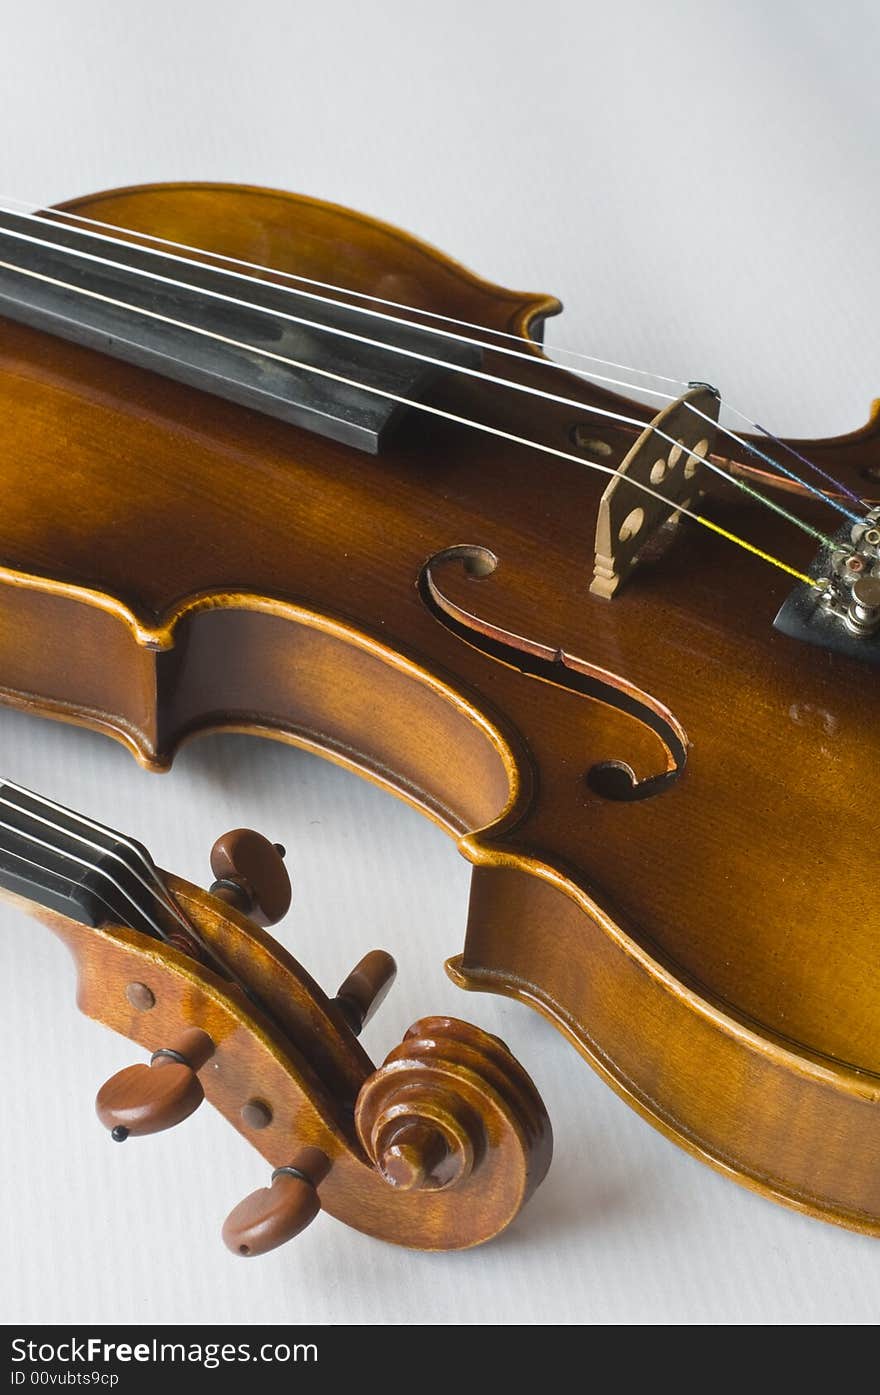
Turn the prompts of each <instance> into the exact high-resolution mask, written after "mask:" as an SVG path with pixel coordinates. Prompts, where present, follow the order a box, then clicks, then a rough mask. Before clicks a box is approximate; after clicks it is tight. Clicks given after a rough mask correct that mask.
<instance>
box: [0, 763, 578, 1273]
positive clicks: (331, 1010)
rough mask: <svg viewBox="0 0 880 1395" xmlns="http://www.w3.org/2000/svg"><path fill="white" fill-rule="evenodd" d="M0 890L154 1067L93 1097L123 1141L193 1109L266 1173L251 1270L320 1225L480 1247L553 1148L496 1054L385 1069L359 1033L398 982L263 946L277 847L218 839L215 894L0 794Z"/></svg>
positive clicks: (376, 956)
mask: <svg viewBox="0 0 880 1395" xmlns="http://www.w3.org/2000/svg"><path fill="white" fill-rule="evenodd" d="M0 814H2V818H0V887H2V889H3V890H4V892H5V893H6V894H7V895H10V896H13V897H14V898H15V899H16V900H17V901H18V902H19V904H20V905H21V906H22V908H23V909H24V910H26V911H28V912H29V913H30V914H32V915H34V916H36V917H37V918H38V919H40V920H42V921H44V922H45V923H46V924H47V925H48V926H49V927H50V929H52V930H53V931H54V932H55V933H56V934H58V935H59V936H60V937H61V938H62V939H63V940H64V941H65V942H66V943H67V945H68V947H69V948H70V949H71V951H72V952H73V955H74V958H75V959H76V961H77V965H78V969H79V1003H80V1007H81V1008H82V1010H83V1011H84V1012H86V1013H87V1014H88V1015H89V1016H92V1017H95V1018H97V1019H98V1020H99V1021H103V1022H105V1023H106V1024H107V1025H108V1026H111V1027H114V1028H115V1029H116V1030H117V1031H120V1032H122V1033H123V1034H124V1035H126V1036H128V1037H130V1038H131V1039H132V1040H133V1041H135V1042H137V1043H139V1044H140V1045H142V1046H144V1047H146V1048H147V1050H148V1051H149V1052H150V1059H149V1064H146V1063H144V1064H136V1065H131V1066H128V1067H126V1068H125V1069H124V1070H121V1071H119V1072H118V1073H117V1074H116V1075H114V1076H112V1077H111V1079H109V1080H108V1081H107V1082H106V1084H104V1085H103V1086H102V1087H101V1089H100V1090H99V1091H98V1096H97V1101H96V1109H97V1114H98V1118H99V1119H100V1121H101V1123H102V1124H103V1125H104V1126H105V1127H106V1128H107V1129H109V1130H110V1133H111V1135H112V1137H113V1138H114V1139H115V1140H116V1141H117V1142H124V1141H125V1140H126V1139H139V1138H142V1137H145V1136H147V1135H150V1134H155V1133H159V1132H162V1131H164V1130H166V1129H170V1128H174V1127H176V1126H177V1125H179V1124H182V1123H183V1122H184V1121H185V1120H186V1119H187V1118H189V1116H190V1115H191V1114H193V1113H194V1112H195V1110H196V1109H198V1107H199V1106H200V1105H201V1104H202V1102H203V1101H204V1100H205V1099H206V1098H207V1099H209V1100H210V1101H211V1102H212V1103H213V1104H214V1105H215V1106H216V1107H217V1108H218V1109H219V1110H220V1111H221V1112H222V1113H223V1114H224V1115H225V1116H226V1118H227V1119H228V1120H229V1122H230V1123H232V1124H233V1125H234V1127H235V1128H237V1129H238V1131H239V1132H240V1133H242V1134H243V1135H244V1136H245V1137H246V1138H248V1139H249V1140H250V1141H251V1142H252V1143H253V1145H254V1147H255V1148H256V1149H257V1150H258V1151H259V1152H261V1153H262V1154H263V1156H264V1157H265V1158H266V1159H267V1161H268V1162H269V1164H270V1166H271V1168H272V1172H271V1177H270V1180H269V1185H268V1186H266V1187H263V1188H261V1189H259V1190H257V1191H255V1192H254V1193H253V1194H252V1195H250V1196H248V1197H246V1198H245V1200H244V1201H242V1202H241V1203H240V1204H239V1205H238V1206H236V1207H235V1208H234V1210H233V1211H232V1212H231V1213H230V1215H229V1216H228V1217H227V1220H226V1223H225V1225H224V1226H223V1239H224V1241H225V1243H226V1245H227V1246H228V1248H229V1249H230V1250H232V1251H233V1252H234V1253H236V1254H239V1255H243V1256H253V1255H258V1254H263V1253H265V1252H266V1251H267V1250H271V1249H275V1248H276V1247H277V1246H279V1245H281V1244H283V1243H284V1242H285V1241H287V1240H290V1239H292V1238H293V1237H294V1236H295V1235H298V1234H299V1233H300V1232H301V1231H302V1230H303V1229H305V1227H306V1226H307V1225H309V1224H310V1223H311V1222H312V1221H313V1220H314V1219H315V1217H316V1216H317V1215H318V1212H319V1211H320V1210H322V1209H324V1210H327V1211H329V1212H330V1213H331V1214H332V1215H334V1216H337V1217H338V1218H339V1219H341V1220H344V1221H346V1222H347V1223H348V1224H349V1225H352V1226H354V1227H355V1228H356V1229H358V1230H362V1231H365V1232H367V1233H368V1234H370V1235H375V1236H378V1237H380V1238H382V1239H386V1240H390V1241H393V1242H394V1243H397V1244H402V1245H410V1246H414V1247H418V1248H424V1249H458V1248H461V1247H465V1246H471V1245H477V1244H480V1243H481V1242H483V1241H485V1240H488V1239H490V1238H491V1237H492V1236H493V1235H495V1234H497V1233H498V1231H499V1230H502V1229H503V1228H504V1227H505V1226H506V1225H508V1224H509V1223H510V1221H511V1220H512V1219H513V1218H514V1216H515V1215H516V1214H517V1212H518V1211H519V1209H520V1207H521V1206H522V1205H523V1203H524V1202H525V1201H526V1200H527V1198H528V1197H529V1195H530V1194H531V1193H532V1191H534V1189H535V1187H537V1186H538V1184H539V1183H540V1182H541V1180H542V1179H543V1177H544V1174H545V1173H546V1171H547V1167H548V1166H549V1163H550V1157H551V1152H552V1134H551V1129H550V1123H549V1120H548V1118H547V1114H546V1111H545V1109H544V1106H543V1104H542V1102H541V1099H540V1097H539V1095H538V1093H537V1091H536V1089H535V1086H534V1085H533V1083H532V1081H531V1080H530V1079H529V1077H528V1075H527V1074H526V1072H525V1071H524V1070H523V1068H522V1066H520V1065H519V1063H518V1062H517V1061H516V1060H515V1058H514V1057H513V1056H512V1055H511V1053H510V1051H509V1050H508V1049H507V1047H506V1046H505V1045H504V1044H503V1043H502V1042H501V1041H499V1040H498V1038H496V1037H494V1036H491V1035H490V1034H489V1033H487V1032H484V1031H482V1030H480V1028H478V1027H474V1026H471V1025H469V1024H468V1023H466V1022H461V1021H458V1020H457V1019H455V1018H451V1017H425V1018H422V1019H421V1020H420V1021H418V1022H416V1023H415V1024H414V1025H413V1026H412V1027H410V1029H409V1031H408V1032H407V1033H406V1035H405V1037H404V1039H403V1041H402V1042H401V1044H400V1045H399V1046H396V1047H395V1048H394V1049H393V1050H392V1051H391V1052H390V1054H389V1055H388V1057H387V1058H386V1060H385V1062H384V1064H383V1065H382V1066H380V1067H379V1068H378V1069H377V1068H376V1067H375V1066H374V1064H373V1062H372V1061H371V1060H370V1058H369V1057H368V1056H367V1054H366V1052H365V1051H364V1050H363V1048H362V1047H361V1045H360V1043H359V1042H358V1037H359V1035H360V1033H361V1031H362V1029H363V1027H364V1026H365V1025H366V1023H367V1022H368V1021H369V1020H370V1018H371V1017H372V1016H373V1014H374V1013H375V1012H376V1010H377V1009H378V1007H379V1006H380V1004H381V1003H382V1001H383V999H384V998H385V996H386V994H387V993H388V990H389V989H390V987H391V985H392V983H393V981H394V977H395V973H396V966H395V962H394V960H393V958H392V957H391V955H390V954H388V953H386V952H385V951H384V950H378V949H377V950H371V951H370V952H369V953H368V954H366V955H364V957H363V958H362V959H361V960H360V961H359V962H358V963H357V964H356V965H355V967H354V968H353V969H352V971H351V972H350V973H349V974H348V975H347V977H346V978H345V979H344V981H343V982H342V984H341V985H340V987H339V989H338V991H337V993H336V994H335V995H334V996H333V997H332V998H331V997H328V996H327V995H326V994H325V993H324V992H323V991H322V989H321V988H320V987H319V986H318V984H317V983H316V982H315V981H314V979H312V978H311V977H310V975H309V974H308V973H307V972H306V970H305V969H303V968H302V966H301V965H300V964H299V963H298V962H297V961H296V960H295V959H294V958H293V957H292V956H291V955H290V954H288V953H287V951H286V950H284V949H283V948H282V946H281V945H279V944H277V943H276V942H275V941H274V940H273V939H272V938H271V937H270V936H269V935H267V934H266V933H265V929H264V927H266V926H268V925H272V924H275V923H276V922H277V921H278V920H280V919H281V918H282V917H283V916H284V914H285V913H286V911H287V909H288V907H289V905H290V899H291V888H290V880H289V876H288V873H287V868H286V866H285V862H284V850H283V849H282V848H281V847H280V846H279V845H278V844H273V843H271V842H269V841H268V839H266V838H264V837H262V835H260V834H259V833H256V832H254V831H253V830H251V829H241V828H239V829H234V830H233V831H232V832H230V833H227V834H224V836H223V837H221V838H218V840H217V841H216V843H215V844H214V847H213V849H212V852H211V870H212V872H213V874H214V878H215V880H214V882H213V883H212V885H211V887H210V889H209V891H208V892H202V891H199V890H198V889H197V888H196V887H194V886H191V885H189V884H188V883H186V882H183V881H181V880H180V879H179V878H176V877H172V876H168V875H167V874H165V873H162V872H160V871H159V870H158V869H157V868H156V867H155V865H154V864H153V862H152V859H151V858H150V857H149V854H148V853H147V852H146V850H145V849H144V848H143V847H142V846H141V845H140V844H139V843H136V842H135V841H134V840H132V839H128V838H125V837H124V836H122V835H120V834H117V833H115V832H114V831H113V830H111V829H108V828H106V827H104V826H103V825H100V824H97V823H95V822H93V821H92V820H90V819H86V818H84V817H82V816H80V815H77V814H75V813H73V812H72V811H71V810H68V809H64V808H62V807H61V806H60V805H57V804H55V803H54V802H52V801H49V800H46V799H44V798H43V797H42V796H39V795H36V794H33V793H31V792H30V791H26V790H23V789H22V788H21V787H20V786H16V785H13V784H11V783H8V782H7V783H3V784H2V785H0Z"/></svg>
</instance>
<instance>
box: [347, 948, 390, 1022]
mask: <svg viewBox="0 0 880 1395" xmlns="http://www.w3.org/2000/svg"><path fill="white" fill-rule="evenodd" d="M396 977H397V964H396V963H395V961H394V959H393V958H392V956H391V955H390V954H388V953H386V951H385V950H384V949H371V950H370V952H369V954H365V955H364V957H363V959H361V960H360V962H359V963H357V964H355V966H354V968H353V969H352V971H351V973H350V974H349V976H348V978H347V979H346V980H345V982H344V983H343V984H341V985H340V988H339V991H338V993H337V994H336V997H335V999H334V1002H335V1003H336V1005H337V1007H339V1008H340V1009H341V1010H342V1013H343V1016H344V1017H345V1020H346V1022H347V1023H348V1025H349V1027H350V1028H351V1030H352V1031H353V1032H354V1034H355V1036H356V1037H357V1036H360V1034H361V1032H362V1031H363V1029H364V1027H365V1026H366V1025H367V1023H368V1022H369V1020H370V1018H371V1017H372V1016H373V1014H374V1013H375V1012H376V1010H377V1009H378V1008H379V1007H380V1006H381V1005H382V1003H383V1002H384V1001H385V998H386V996H387V994H388V990H389V989H390V987H391V985H392V983H393V982H394V980H395V978H396Z"/></svg>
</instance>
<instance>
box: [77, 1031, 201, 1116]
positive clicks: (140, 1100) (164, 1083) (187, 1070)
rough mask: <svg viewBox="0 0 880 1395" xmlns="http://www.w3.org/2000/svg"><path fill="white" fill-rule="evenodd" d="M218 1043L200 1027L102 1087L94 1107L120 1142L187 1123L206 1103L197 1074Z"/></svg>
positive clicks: (124, 1071) (129, 1067)
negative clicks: (147, 1062)
mask: <svg viewBox="0 0 880 1395" xmlns="http://www.w3.org/2000/svg"><path fill="white" fill-rule="evenodd" d="M213 1051H214V1043H213V1042H212V1040H211V1038H210V1037H209V1036H208V1034H207V1032H202V1031H200V1030H199V1029H198V1028H197V1027H193V1028H191V1029H190V1030H188V1031H186V1032H183V1033H182V1034H181V1036H180V1037H178V1038H177V1039H176V1041H175V1042H174V1044H173V1045H172V1046H165V1047H161V1048H160V1049H159V1050H158V1051H155V1052H154V1053H153V1056H152V1058H151V1060H150V1064H149V1065H148V1066H146V1065H137V1066H128V1067H127V1069H125V1070H121V1071H118V1072H117V1074H116V1075H113V1076H111V1077H110V1079H109V1080H108V1081H107V1082H106V1084H104V1085H102V1086H101V1089H100V1090H99V1091H98V1097H97V1099H96V1100H95V1109H96V1110H97V1114H98V1118H99V1119H100V1120H101V1123H102V1124H103V1125H104V1126H105V1127H106V1128H108V1129H110V1131H111V1134H112V1136H113V1138H114V1139H115V1140H116V1142H117V1143H123V1142H124V1141H125V1139H126V1138H128V1137H129V1136H133V1137H135V1138H139V1137H141V1136H142V1135H144V1134H149V1133H161V1132H162V1130H163V1129H170V1128H173V1127H174V1125H175V1124H180V1123H182V1122H183V1120H184V1119H188V1118H189V1116H190V1114H192V1113H193V1112H194V1111H195V1110H196V1109H198V1107H199V1105H200V1104H201V1102H202V1100H203V1099H204V1097H205V1095H204V1091H203V1089H202V1086H201V1083H200V1081H199V1077H198V1075H197V1072H198V1071H199V1070H201V1068H202V1066H203V1065H204V1064H205V1062H206V1061H207V1060H208V1058H209V1057H210V1056H211V1055H212V1054H213Z"/></svg>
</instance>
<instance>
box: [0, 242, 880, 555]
mask: <svg viewBox="0 0 880 1395" xmlns="http://www.w3.org/2000/svg"><path fill="white" fill-rule="evenodd" d="M10 235H11V236H12V237H13V238H17V239H18V240H20V241H24V242H27V243H30V244H36V245H37V246H41V247H49V248H50V249H52V248H53V244H52V243H51V242H48V241H46V240H45V239H43V238H37V237H32V236H30V235H29V234H27V233H20V232H15V231H10ZM68 250H70V251H72V254H73V255H74V256H75V257H78V258H80V259H83V260H86V261H89V262H98V263H100V265H101V266H104V267H112V268H113V269H114V270H117V271H124V272H127V273H128V274H134V275H137V276H142V277H147V278H148V279H149V280H150V281H155V282H160V283H161V284H162V285H167V286H172V287H174V288H175V289H177V290H186V291H192V290H194V289H197V290H198V291H199V294H200V295H204V296H209V297H210V298H211V299H212V300H219V301H222V302H223V303H224V304H231V305H235V306H238V307H240V308H243V309H246V310H249V311H251V312H254V311H255V312H258V313H261V314H263V315H268V316H271V317H272V318H273V319H279V318H280V319H283V320H286V321H289V322H290V323H293V324H298V325H302V326H304V327H306V328H308V329H311V330H317V331H318V332H319V333H323V334H330V335H333V336H335V337H337V338H343V339H346V340H350V341H353V342H355V343H358V344H365V345H367V346H369V347H370V348H377V349H382V350H384V351H386V352H389V353H394V354H397V355H403V356H404V357H406V358H412V359H415V360H416V361H417V362H419V363H427V364H430V365H431V366H433V367H436V368H443V369H448V370H449V371H451V372H454V373H460V374H465V375H467V376H468V377H471V378H477V379H479V380H480V381H482V382H487V383H491V384H492V385H493V386H496V387H502V388H506V389H508V390H512V391H515V392H520V393H524V394H525V395H526V396H529V397H537V398H542V399H544V400H545V401H549V402H554V403H557V404H559V405H561V406H566V407H572V408H573V409H575V410H579V411H584V410H586V411H589V412H591V413H594V414H596V415H598V416H603V417H610V418H611V419H612V420H614V421H618V422H622V423H624V424H626V425H628V426H635V427H638V428H640V429H642V430H644V428H645V425H646V424H645V423H643V422H641V421H640V420H639V419H638V418H636V417H631V416H627V415H626V414H624V413H622V412H616V413H615V412H611V411H610V410H609V409H608V408H603V407H594V406H586V407H585V405H584V404H583V403H580V402H578V400H577V399H576V398H571V397H562V396H561V395H559V394H558V393H551V392H547V391H545V390H544V389H543V388H535V387H532V386H530V385H528V384H526V383H518V382H516V381H514V380H512V379H510V378H503V377H498V376H497V375H496V374H493V373H487V372H485V371H484V370H483V369H479V368H470V367H468V366H467V365H466V364H458V363H453V364H450V363H448V361H447V360H445V359H440V358H435V357H434V356H433V355H430V354H423V353H419V352H418V351H417V350H415V349H407V348H404V347H403V346H401V345H389V344H388V343H387V342H385V341H383V340H379V339H374V338H372V337H371V336H368V335H363V334H357V333H355V332H354V331H353V330H346V329H342V328H340V327H339V326H338V325H328V324H322V323H321V322H320V321H319V320H311V319H308V318H306V317H304V316H302V315H294V314H293V313H290V312H288V311H278V310H274V309H272V308H270V307H268V306H263V305H255V304H253V303H252V302H249V301H245V300H241V299H239V298H238V297H236V296H230V295H226V294H224V293H223V292H222V291H213V290H209V289H207V288H205V287H193V286H192V284H191V283H188V282H186V281H180V280H178V279H177V278H175V277H171V276H163V275H161V274H159V273H158V272H152V271H144V270H143V269H142V268H140V267H129V266H127V265H126V263H124V262H118V261H115V260H113V259H111V258H108V257H99V256H96V255H95V253H93V252H85V251H83V250H81V249H79V248H75V249H68ZM0 265H4V266H5V265H8V264H6V263H0ZM19 270H20V271H22V272H25V271H26V269H25V268H19ZM60 284H62V285H65V286H66V287H67V289H70V290H74V291H77V292H83V291H84V289H85V288H83V287H80V286H76V285H74V284H71V283H66V282H61V283H60ZM105 299H109V298H105ZM127 308H128V309H132V308H136V307H132V306H130V305H129V306H127ZM168 323H173V321H171V320H170V319H169V320H168ZM190 327H191V326H190ZM251 351H252V352H263V351H262V350H259V349H255V348H254V347H253V346H251ZM700 415H701V416H703V415H704V414H703V413H700ZM706 420H707V421H712V422H713V425H714V419H712V418H709V417H708V416H707V417H706ZM653 429H654V432H655V434H656V435H657V436H659V437H660V438H661V439H663V440H665V441H667V442H668V443H669V445H670V446H672V447H673V448H675V447H678V446H679V443H678V442H677V441H676V440H675V438H674V437H672V436H669V435H668V434H667V433H666V432H665V431H663V430H662V429H661V428H660V427H659V426H654V428H653ZM700 458H701V459H702V460H703V463H704V464H705V465H706V467H707V468H708V469H709V470H711V471H713V472H714V473H715V474H717V475H719V476H720V477H721V478H722V479H724V480H727V481H728V482H729V483H731V484H733V485H734V486H735V487H736V488H737V489H739V490H741V491H742V492H743V493H744V494H746V495H748V496H749V497H750V498H752V499H755V500H757V501H758V502H760V503H761V504H763V505H764V506H765V507H766V508H769V509H771V510H772V511H773V512H774V513H776V514H777V515H778V516H779V517H780V518H784V519H785V520H786V521H787V522H789V523H792V524H794V526H795V527H796V528H800V529H801V530H802V531H803V532H805V533H807V534H808V535H809V536H810V537H812V538H814V539H816V540H817V541H818V542H820V543H821V544H822V545H823V546H824V547H833V546H834V544H833V542H832V540H831V538H829V537H828V536H827V534H826V533H824V532H822V531H821V530H820V529H818V528H815V527H813V525H812V524H810V523H807V522H805V521H804V520H803V519H801V518H798V516H797V515H796V514H793V513H791V511H790V510H789V509H786V508H785V507H784V506H783V505H782V504H780V503H778V502H777V501H776V500H775V499H770V498H768V497H767V496H766V495H765V494H762V493H761V491H760V490H758V489H755V487H754V486H753V485H750V484H747V483H746V481H745V480H742V479H739V478H737V476H735V475H732V474H731V473H730V472H729V471H728V470H726V469H724V467H723V466H721V465H719V464H718V463H717V461H714V460H711V459H709V458H707V457H706V456H702V457H700ZM783 468H784V467H783ZM786 473H789V472H786ZM807 488H809V489H812V488H813V486H811V485H808V486H807ZM814 492H816V493H819V494H820V497H823V498H824V496H823V495H821V491H814ZM835 507H836V508H841V509H843V506H842V505H839V504H836V503H835ZM843 511H844V512H845V513H846V514H847V516H848V517H849V518H850V519H851V520H852V521H853V522H855V523H859V522H861V519H859V518H858V517H856V515H854V514H851V513H850V511H849V510H848V509H843Z"/></svg>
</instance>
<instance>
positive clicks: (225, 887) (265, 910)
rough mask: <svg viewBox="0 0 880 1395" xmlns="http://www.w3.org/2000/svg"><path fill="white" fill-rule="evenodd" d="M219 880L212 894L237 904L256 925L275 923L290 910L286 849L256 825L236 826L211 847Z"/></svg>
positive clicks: (234, 904)
mask: <svg viewBox="0 0 880 1395" xmlns="http://www.w3.org/2000/svg"><path fill="white" fill-rule="evenodd" d="M211 871H212V872H213V873H214V876H215V877H216V878H217V880H216V881H215V882H214V884H213V886H212V887H211V888H210V891H211V894H212V896H217V897H219V899H220V900H221V901H226V902H227V904H228V905H230V906H234V907H235V909H236V910H238V911H241V912H242V913H243V914H244V915H246V916H247V917H248V919H249V920H252V921H253V922H254V924H256V925H275V924H276V923H277V922H278V921H279V920H283V918H284V916H286V915H287V912H288V911H289V910H290V896H291V890H290V877H289V876H288V874H287V868H286V867H285V865H284V849H283V848H282V847H281V844H280V843H270V842H269V839H268V838H264V837H263V835H262V833H256V832H255V831H254V829H252V828H233V829H231V830H230V832H229V833H224V834H223V835H222V837H220V838H218V839H217V841H216V843H215V844H214V846H213V848H212V849H211Z"/></svg>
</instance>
